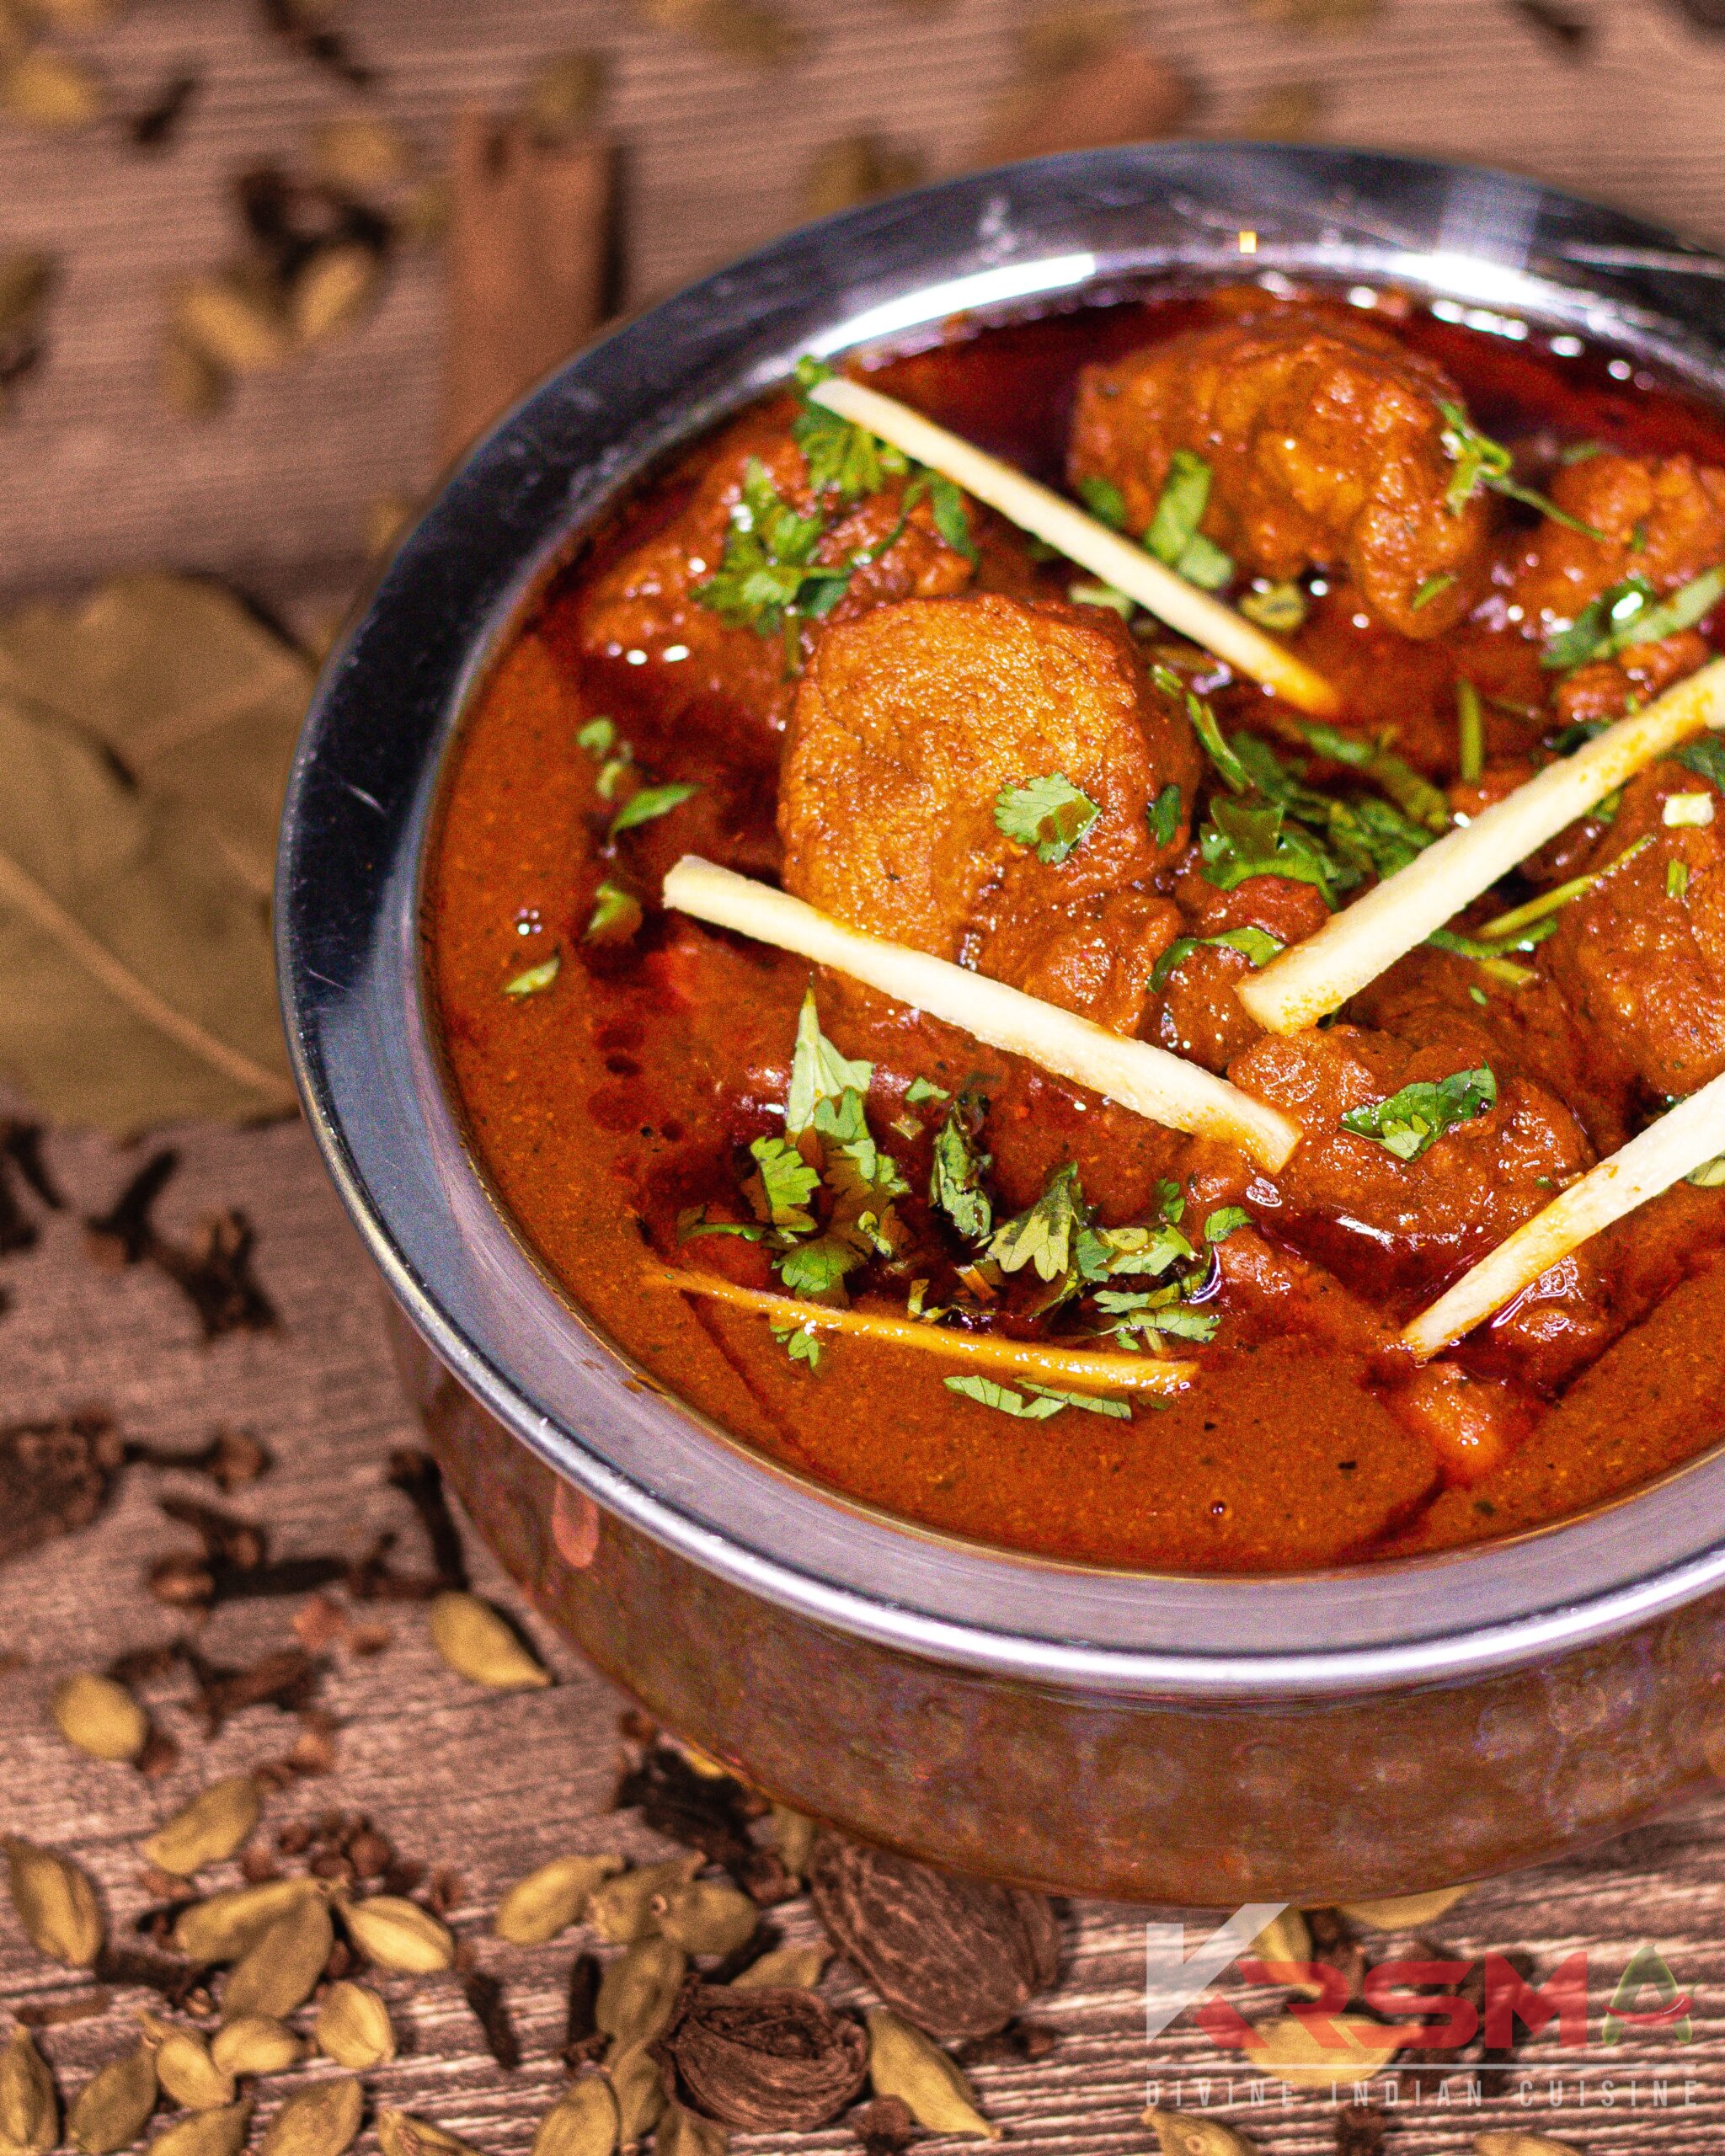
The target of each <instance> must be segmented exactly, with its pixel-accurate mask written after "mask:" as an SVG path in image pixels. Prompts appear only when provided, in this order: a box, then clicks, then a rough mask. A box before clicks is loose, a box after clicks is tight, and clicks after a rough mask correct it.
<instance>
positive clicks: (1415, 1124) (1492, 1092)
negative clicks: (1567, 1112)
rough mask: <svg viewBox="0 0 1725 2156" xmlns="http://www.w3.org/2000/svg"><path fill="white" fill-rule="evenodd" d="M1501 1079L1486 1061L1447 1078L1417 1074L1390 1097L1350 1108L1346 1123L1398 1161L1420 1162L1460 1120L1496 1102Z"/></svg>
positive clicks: (1467, 1120) (1484, 1111) (1467, 1119)
mask: <svg viewBox="0 0 1725 2156" xmlns="http://www.w3.org/2000/svg"><path fill="white" fill-rule="evenodd" d="M1497 1099H1498V1081H1497V1076H1496V1075H1495V1073H1494V1072H1493V1070H1492V1069H1491V1067H1490V1065H1487V1064H1482V1065H1480V1067H1479V1068H1478V1069H1477V1070H1457V1071H1455V1072H1452V1074H1451V1075H1450V1076H1449V1077H1447V1078H1440V1079H1438V1080H1436V1081H1434V1080H1432V1079H1429V1078H1419V1079H1416V1080H1415V1081H1413V1084H1412V1085H1409V1086H1402V1089H1401V1091H1399V1092H1396V1093H1391V1095H1390V1097H1389V1098H1388V1099H1387V1100H1384V1101H1374V1102H1371V1103H1370V1106H1368V1107H1359V1108H1350V1109H1349V1110H1348V1113H1346V1114H1345V1115H1344V1116H1343V1118H1342V1119H1341V1121H1342V1128H1343V1130H1346V1131H1350V1132H1351V1133H1352V1134H1353V1135H1354V1137H1356V1138H1370V1139H1372V1140H1373V1141H1374V1142H1375V1144H1377V1145H1381V1146H1382V1147H1383V1148H1384V1150H1385V1151H1386V1153H1393V1154H1394V1155H1395V1156H1396V1158H1397V1160H1398V1161H1417V1160H1418V1159H1419V1157H1420V1155H1422V1154H1423V1153H1424V1152H1426V1151H1428V1150H1429V1148H1430V1147H1432V1146H1433V1145H1436V1143H1437V1142H1438V1140H1439V1139H1440V1138H1441V1137H1442V1136H1443V1135H1444V1134H1445V1132H1446V1131H1450V1130H1453V1129H1455V1127H1456V1125H1457V1124H1458V1123H1471V1122H1472V1121H1473V1120H1474V1118H1476V1117H1477V1116H1482V1115H1485V1114H1487V1113H1489V1112H1490V1110H1491V1109H1492V1108H1493V1107H1495V1105H1496V1104H1497Z"/></svg>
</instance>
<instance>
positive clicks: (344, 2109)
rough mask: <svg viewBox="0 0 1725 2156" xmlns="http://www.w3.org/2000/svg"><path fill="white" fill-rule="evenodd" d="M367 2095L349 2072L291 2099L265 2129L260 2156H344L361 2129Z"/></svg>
mask: <svg viewBox="0 0 1725 2156" xmlns="http://www.w3.org/2000/svg"><path fill="white" fill-rule="evenodd" d="M365 2109H366V2092H365V2090H364V2089H362V2088H361V2087H360V2084H359V2083H358V2081H357V2080H355V2078H354V2076H353V2075H352V2074H350V2073H348V2074H344V2075H343V2076H342V2077H341V2079H339V2080H337V2081H319V2082H318V2083H316V2084H314V2085H313V2086H312V2087H311V2088H309V2089H301V2090H300V2092H299V2094H298V2095H295V2096H290V2097H289V2098H288V2100H287V2101H286V2103H285V2104H284V2105H282V2107H281V2109H280V2111H278V2112H277V2113H276V2114H275V2117H274V2118H273V2119H271V2120H270V2123H269V2125H268V2126H267V2127H265V2128H264V2138H263V2141H262V2143H260V2144H259V2156H344V2150H345V2149H346V2148H347V2147H348V2145H349V2143H350V2142H351V2141H352V2140H353V2137H354V2136H355V2134H356V2133H357V2132H359V2130H360V2119H361V2117H362V2116H364V2113H365Z"/></svg>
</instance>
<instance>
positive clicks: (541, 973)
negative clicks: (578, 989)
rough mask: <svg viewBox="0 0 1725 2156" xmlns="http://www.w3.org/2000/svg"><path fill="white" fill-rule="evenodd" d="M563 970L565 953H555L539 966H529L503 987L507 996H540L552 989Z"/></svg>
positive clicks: (542, 960)
mask: <svg viewBox="0 0 1725 2156" xmlns="http://www.w3.org/2000/svg"><path fill="white" fill-rule="evenodd" d="M562 969H563V953H562V952H561V951H553V953H552V954H551V956H550V957H549V958H542V959H541V960H540V961H539V963H538V964H537V966H529V967H528V968H527V969H526V972H525V973H519V974H516V975H515V979H513V980H507V981H505V983H504V985H503V992H504V994H505V995H540V994H541V993H542V991H543V990H546V989H547V988H549V987H550V985H551V984H552V983H553V981H554V980H555V979H557V976H558V974H559V972H561V970H562Z"/></svg>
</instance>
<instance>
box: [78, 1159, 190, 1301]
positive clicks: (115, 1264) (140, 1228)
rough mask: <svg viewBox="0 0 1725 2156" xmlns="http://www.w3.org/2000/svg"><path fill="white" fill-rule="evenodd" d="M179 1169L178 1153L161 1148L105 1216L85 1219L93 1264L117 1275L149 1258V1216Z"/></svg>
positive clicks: (153, 1235)
mask: <svg viewBox="0 0 1725 2156" xmlns="http://www.w3.org/2000/svg"><path fill="white" fill-rule="evenodd" d="M178 1167H179V1154H178V1153H177V1152H175V1150H174V1148H173V1147H172V1146H171V1145H164V1146H163V1147H162V1149H161V1150H160V1151H159V1152H155V1153H152V1155H150V1157H149V1159H148V1160H147V1161H145V1162H144V1165H143V1166H142V1167H141V1168H140V1169H138V1171H136V1174H135V1175H133V1176H132V1177H131V1179H130V1181H129V1182H127V1183H126V1186H125V1187H124V1188H123V1189H122V1190H121V1192H120V1195H119V1197H118V1198H115V1201H114V1203H113V1204H112V1205H110V1206H109V1209H108V1210H107V1211H106V1212H105V1213H99V1214H90V1215H88V1217H87V1218H86V1219H85V1221H84V1224H83V1226H84V1248H85V1249H86V1250H87V1251H88V1253H89V1256H90V1258H91V1260H92V1262H93V1263H95V1264H97V1265H99V1266H100V1267H102V1268H103V1270H104V1272H109V1273H118V1272H119V1271H120V1270H121V1269H122V1267H126V1266H128V1265H136V1264H139V1263H140V1262H142V1260H143V1259H145V1258H146V1257H148V1256H149V1255H150V1252H151V1250H152V1247H153V1246H154V1244H155V1241H156V1230H155V1226H154V1224H153V1221H152V1217H151V1216H152V1213H153V1211H154V1209H155V1204H156V1201H157V1199H158V1198H159V1197H160V1196H161V1195H162V1193H163V1190H164V1189H165V1188H166V1187H167V1186H168V1182H169V1181H170V1180H171V1179H172V1177H173V1175H174V1171H175V1169H176V1168H178Z"/></svg>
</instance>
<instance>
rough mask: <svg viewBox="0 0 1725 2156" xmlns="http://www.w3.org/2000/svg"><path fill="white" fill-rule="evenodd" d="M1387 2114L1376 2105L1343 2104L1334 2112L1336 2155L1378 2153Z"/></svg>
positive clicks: (1377, 2155)
mask: <svg viewBox="0 0 1725 2156" xmlns="http://www.w3.org/2000/svg"><path fill="white" fill-rule="evenodd" d="M1389 2130H1390V2115H1389V2113H1388V2112H1387V2111H1385V2110H1384V2109H1383V2107H1382V2106H1381V2105H1378V2104H1359V2103H1354V2104H1343V2106H1342V2108H1341V2109H1340V2110H1339V2111H1338V2112H1337V2114H1336V2156H1382V2152H1383V2146H1384V2137H1385V2135H1386V2134H1387V2133H1388V2132H1389Z"/></svg>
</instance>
